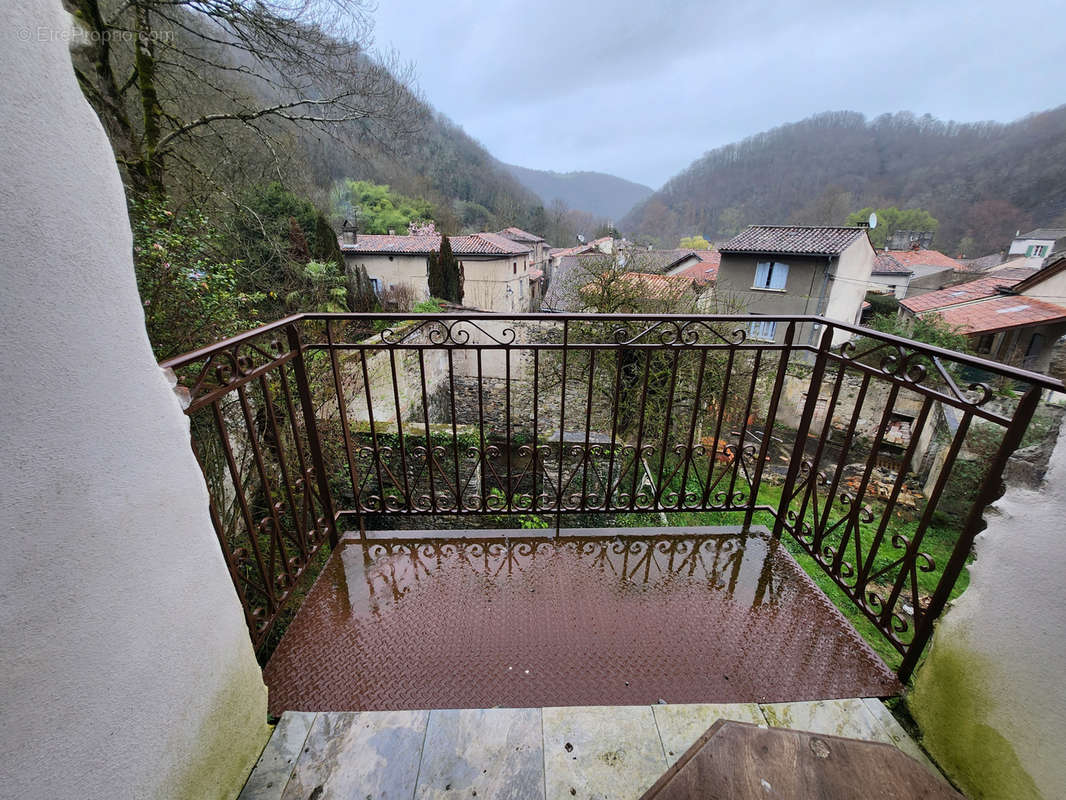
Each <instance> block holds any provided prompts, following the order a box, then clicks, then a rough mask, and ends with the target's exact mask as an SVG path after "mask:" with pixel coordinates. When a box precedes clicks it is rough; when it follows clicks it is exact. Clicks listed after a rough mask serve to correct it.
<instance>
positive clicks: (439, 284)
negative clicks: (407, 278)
mask: <svg viewBox="0 0 1066 800" xmlns="http://www.w3.org/2000/svg"><path fill="white" fill-rule="evenodd" d="M428 261H429V293H430V295H431V296H433V297H439V298H440V299H442V300H449V301H451V302H453V303H456V304H459V305H461V304H462V302H463V268H462V265H461V264H460V263H459V261H458V259H456V257H455V255H454V254H453V253H452V245H451V242H449V241H448V237H447V236H441V237H440V250H439V251H438V250H434V251H433V252H432V253H430V254H429V258H428Z"/></svg>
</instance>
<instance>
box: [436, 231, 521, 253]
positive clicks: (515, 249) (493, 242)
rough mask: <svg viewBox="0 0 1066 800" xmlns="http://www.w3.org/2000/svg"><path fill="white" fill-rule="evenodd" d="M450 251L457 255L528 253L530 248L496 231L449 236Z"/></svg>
mask: <svg viewBox="0 0 1066 800" xmlns="http://www.w3.org/2000/svg"><path fill="white" fill-rule="evenodd" d="M448 239H449V240H450V241H451V243H452V252H454V253H455V254H457V255H459V254H460V253H461V254H462V255H506V256H516V255H523V254H525V253H528V252H529V250H530V248H529V247H528V246H526V245H524V244H520V243H519V242H516V241H514V240H512V239H508V238H507V237H506V236H500V234H498V233H474V234H471V235H469V236H449V237H448Z"/></svg>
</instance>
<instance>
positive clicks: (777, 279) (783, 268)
mask: <svg viewBox="0 0 1066 800" xmlns="http://www.w3.org/2000/svg"><path fill="white" fill-rule="evenodd" d="M786 281H788V264H774V269H773V272H771V273H770V288H771V289H784V288H785V282H786Z"/></svg>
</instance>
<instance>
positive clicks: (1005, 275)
mask: <svg viewBox="0 0 1066 800" xmlns="http://www.w3.org/2000/svg"><path fill="white" fill-rule="evenodd" d="M1033 271H1034V270H1031V269H1028V270H1027V269H1007V270H1003V271H1002V272H997V273H994V274H992V275H987V276H985V277H983V278H978V279H977V280H975V281H970V282H969V283H958V284H956V285H954V286H948V287H947V288H945V289H940V290H939V291H936V292H928V293H927V294H920V295H917V296H916V297H908V298H906V299H904V300H901V301H900V305H901V306H903V307H904V308H906V309H907V310H908V311H910V312H912V313H914V314H920V313H921V312H923V311H933V310H938V309H941V308H948V307H950V306H957V305H962V304H963V303H972V302H973V301H974V300H980V299H982V298H984V297H995V296H996V295H998V294H1000V290H1001V289H1010V288H1011V287H1013V286H1014V285H1015V284H1017V283H1020V282H1021V281H1022V280H1023V279H1024V278H1026V277H1028V276H1029V275H1031V274H1032V273H1033Z"/></svg>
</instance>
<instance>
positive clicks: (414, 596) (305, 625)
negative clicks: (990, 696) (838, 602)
mask: <svg viewBox="0 0 1066 800" xmlns="http://www.w3.org/2000/svg"><path fill="white" fill-rule="evenodd" d="M646 530H650V531H651V532H650V533H648V534H647V535H626V536H617V535H582V536H563V537H560V538H551V537H544V536H516V537H508V538H429V537H425V538H423V537H417V536H415V537H397V538H389V539H370V540H367V541H363V542H360V541H358V540H354V541H353V540H347V541H345V542H344V543H343V544H342V545H341V547H339V548H338V551H337V552H336V553H334V555H333V556H332V557H331V559H330V562H329V564H327V566H326V568H325V569H324V570H323V572H322V575H321V576H320V578H319V580H318V582H317V583H316V585H315V587H314V588H313V589H312V591H311V592H310V593H309V594H308V597H307V600H306V601H305V604H304V606H303V607H302V608H301V610H300V612H299V614H298V615H297V617H296V619H294V620H293V622H292V624H291V625H290V627H289V629H288V630H287V631H286V633H285V636H284V637H283V638H282V641H281V643H280V644H279V645H278V648H277V650H276V651H275V653H274V655H273V657H272V658H271V660H270V663H269V664H268V665H267V667H266V669H265V670H264V678H265V679H266V681H267V684H268V685H269V686H270V703H271V711H272V713H278V712H279V711H281V710H285V709H296V710H337V711H339V710H380V709H398V708H470V707H473V708H489V707H492V706H497V705H498V706H512V707H536V706H552V705H627V704H650V703H655V702H657V701H658V700H659V699H666V701H667V702H671V703H677V702H772V701H776V700H803V699H822V698H829V697H858V696H885V695H888V694H892V693H894V692H895V691H896V688H895V686H896V684H895V679H894V676H892V674H891V672H889V671H888V669H887V668H886V667H885V666H884V664H883V663H881V661H880V659H878V658H877V657H876V655H874V654H873V652H872V651H871V650H870V649H869V648H868V647H867V646H866V645H865V643H864V642H862V640H861V637H859V635H858V634H857V633H856V632H855V631H854V630H853V629H852V628H851V627H850V625H848V623H847V622H846V621H845V620H844V619H843V617H841V616H840V614H839V612H837V611H836V609H835V608H833V606H832V604H831V603H830V602H829V600H828V599H827V598H825V596H824V595H823V594H822V593H821V592H820V591H819V590H818V588H817V587H816V586H815V585H814V584H813V583H812V582H811V581H810V579H809V578H808V577H807V576H806V575H805V574H804V573H803V571H802V570H801V569H800V568H799V566H798V565H797V564H796V562H795V561H794V560H793V559H792V557H791V556H790V555H789V554H788V553H787V552H786V551H785V550H784V549H783V548H782V547H780V545H778V544H777V543H776V542H774V541H773V540H772V539H771V538H770V537H769V536H768V535H764V534H742V533H714V534H701V535H692V534H688V535H686V534H685V533H679V532H676V531H675V532H673V533H669V532H666V531H665V530H664V529H646Z"/></svg>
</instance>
